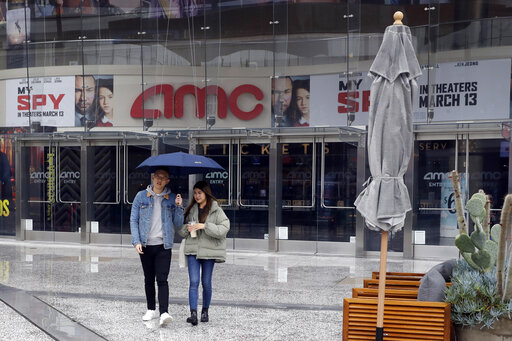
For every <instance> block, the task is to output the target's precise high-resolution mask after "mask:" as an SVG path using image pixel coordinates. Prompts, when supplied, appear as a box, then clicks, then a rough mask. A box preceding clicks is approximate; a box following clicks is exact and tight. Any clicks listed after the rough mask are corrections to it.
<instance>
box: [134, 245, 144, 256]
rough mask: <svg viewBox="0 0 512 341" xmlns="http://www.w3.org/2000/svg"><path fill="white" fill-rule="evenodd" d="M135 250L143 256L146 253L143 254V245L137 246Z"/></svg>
mask: <svg viewBox="0 0 512 341" xmlns="http://www.w3.org/2000/svg"><path fill="white" fill-rule="evenodd" d="M135 250H137V252H138V253H139V255H143V254H144V252H142V244H137V245H135Z"/></svg>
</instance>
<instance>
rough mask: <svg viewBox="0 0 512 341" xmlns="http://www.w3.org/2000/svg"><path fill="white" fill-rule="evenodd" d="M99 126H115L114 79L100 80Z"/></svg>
mask: <svg viewBox="0 0 512 341" xmlns="http://www.w3.org/2000/svg"><path fill="white" fill-rule="evenodd" d="M96 108H97V110H98V112H97V116H96V117H97V120H96V126H97V127H113V126H114V86H113V84H112V80H108V79H100V80H99V81H98V105H97V106H96Z"/></svg>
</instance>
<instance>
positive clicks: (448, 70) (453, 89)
mask: <svg viewBox="0 0 512 341" xmlns="http://www.w3.org/2000/svg"><path fill="white" fill-rule="evenodd" d="M510 67H511V62H510V59H494V60H477V61H464V62H449V63H441V64H437V65H436V66H435V67H434V68H433V69H432V70H430V74H429V72H428V71H429V70H427V69H425V68H423V75H422V76H421V77H420V78H419V79H418V93H417V94H416V98H415V99H414V109H413V120H414V121H415V122H426V121H427V109H428V106H429V104H430V107H431V108H432V109H433V117H432V121H438V122H441V121H466V120H485V119H508V118H509V116H510V115H509V112H510ZM367 74H368V71H362V72H352V73H351V74H350V76H349V77H347V76H346V75H344V74H330V75H312V76H311V77H310V83H311V99H310V104H311V119H310V121H311V125H312V126H318V125H336V126H338V125H347V119H348V118H347V115H348V114H349V113H351V112H353V113H354V115H353V116H354V117H353V123H352V124H353V125H366V124H367V123H368V110H369V107H370V102H369V98H370V87H371V84H372V79H371V78H370V77H369V76H368V75H367ZM427 81H430V84H429V85H427ZM429 93H430V95H431V96H430V97H429Z"/></svg>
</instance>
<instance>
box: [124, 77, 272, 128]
mask: <svg viewBox="0 0 512 341" xmlns="http://www.w3.org/2000/svg"><path fill="white" fill-rule="evenodd" d="M156 95H161V96H163V100H164V106H163V112H162V111H161V110H159V109H147V108H146V107H145V105H144V106H143V104H144V102H145V101H147V100H148V99H149V98H151V97H153V96H156ZM187 95H192V96H194V97H195V116H196V117H198V118H204V117H205V115H206V96H209V95H215V96H216V97H217V116H218V117H219V118H221V119H224V118H226V117H227V114H228V108H229V110H230V111H231V113H232V114H233V115H235V116H236V117H238V118H239V119H241V120H245V121H248V120H252V119H254V118H256V117H258V116H259V115H260V114H261V112H262V111H263V104H261V103H257V102H261V100H262V99H263V97H264V96H263V91H261V89H260V88H258V87H256V86H255V85H251V84H243V85H240V86H237V87H236V88H235V89H234V90H233V91H232V92H231V94H229V95H228V94H227V93H226V91H225V90H224V89H222V88H221V87H219V86H217V85H209V86H207V87H204V88H199V87H197V86H195V85H189V84H187V85H183V86H181V87H179V88H178V89H176V90H175V89H174V87H173V86H172V85H170V84H159V85H155V86H152V87H151V88H149V89H147V90H145V91H144V92H143V93H142V94H140V95H139V96H138V97H137V98H136V99H135V101H134V102H133V105H132V107H131V110H130V115H131V117H133V118H143V117H144V118H159V117H161V116H164V117H165V118H172V117H173V116H174V117H176V118H181V117H183V112H184V108H183V107H184V99H185V96H187ZM242 95H245V96H247V95H249V96H251V97H253V98H254V99H255V104H254V105H253V106H252V108H251V110H249V111H245V110H242V109H241V108H240V106H239V103H238V100H239V98H240V97H241V96H242Z"/></svg>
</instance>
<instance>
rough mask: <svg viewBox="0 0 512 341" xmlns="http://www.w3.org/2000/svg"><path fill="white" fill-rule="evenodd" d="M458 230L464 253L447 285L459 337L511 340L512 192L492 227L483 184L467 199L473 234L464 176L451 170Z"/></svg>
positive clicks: (456, 239)
mask: <svg viewBox="0 0 512 341" xmlns="http://www.w3.org/2000/svg"><path fill="white" fill-rule="evenodd" d="M450 176H451V180H452V185H453V189H454V196H455V207H456V211H457V222H458V225H459V235H458V236H457V237H456V238H455V245H456V246H457V248H458V249H459V250H460V253H461V255H462V259H460V260H459V261H458V263H457V265H456V266H455V268H454V269H453V272H452V277H451V279H452V285H451V286H450V287H449V288H448V289H447V290H446V301H447V302H449V303H451V317H452V321H453V323H454V324H455V328H456V332H457V335H458V338H457V340H462V341H465V340H471V341H473V340H475V341H476V340H479V341H480V340H485V341H494V340H496V341H498V340H500V341H503V340H512V319H511V318H512V267H509V266H508V264H510V262H511V258H512V253H511V252H507V237H508V238H510V236H511V224H510V218H511V216H510V215H511V207H512V195H511V194H509V195H507V196H506V198H505V202H504V204H503V208H502V211H501V219H500V224H496V225H494V226H493V227H492V228H489V227H490V214H489V213H490V202H489V200H488V197H487V196H486V195H485V193H483V191H482V190H480V191H479V193H475V194H474V195H473V196H472V197H471V199H470V200H468V202H467V204H466V209H467V211H468V213H469V216H470V217H471V220H472V221H473V222H474V231H473V232H472V233H471V235H468V232H467V227H466V226H467V225H466V221H465V217H464V213H463V211H462V200H461V195H460V181H459V178H458V175H457V173H456V172H455V171H452V172H451V174H450Z"/></svg>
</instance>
